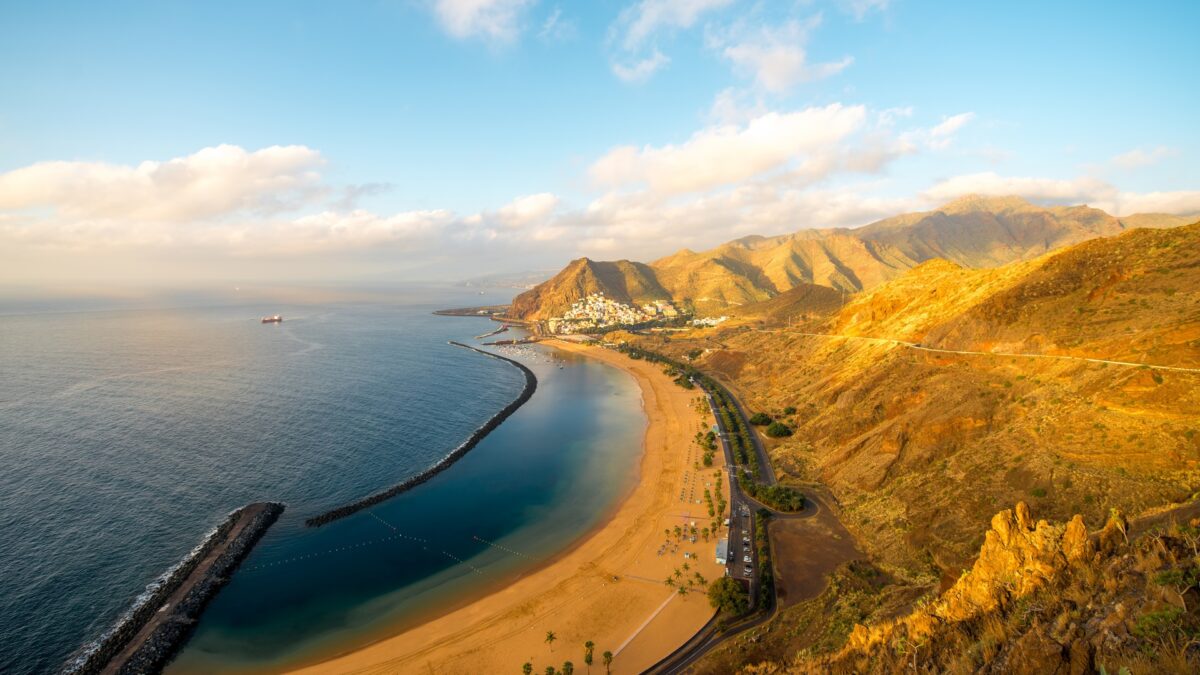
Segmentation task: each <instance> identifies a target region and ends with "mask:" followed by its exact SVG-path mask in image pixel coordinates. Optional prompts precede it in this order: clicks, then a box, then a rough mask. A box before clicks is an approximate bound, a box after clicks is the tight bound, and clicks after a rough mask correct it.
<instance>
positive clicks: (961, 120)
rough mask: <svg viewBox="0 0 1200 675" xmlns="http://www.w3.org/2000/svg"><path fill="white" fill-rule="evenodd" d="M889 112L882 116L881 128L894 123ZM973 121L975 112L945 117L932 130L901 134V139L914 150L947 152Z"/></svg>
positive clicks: (917, 130)
mask: <svg viewBox="0 0 1200 675" xmlns="http://www.w3.org/2000/svg"><path fill="white" fill-rule="evenodd" d="M889 112H890V111H884V112H883V113H882V114H881V116H880V125H881V126H888V125H890V124H891V122H892V121H894V117H892V116H890V115H889ZM909 112H911V111H909ZM973 119H975V113H973V112H965V113H959V114H957V115H951V116H949V117H943V118H942V121H941V122H939V123H938V124H936V125H935V126H933V127H932V128H929V129H914V130H911V131H907V132H904V133H903V134H901V136H900V138H901V141H902V142H904V143H906V144H908V145H911V146H913V147H914V148H915V147H924V148H927V149H930V150H945V149H946V148H948V147H950V145H951V144H952V143H954V138H955V135H956V134H957V133H958V132H959V131H960V130H961V129H962V128H963V127H964V126H966V125H967V124H968V123H970V122H971V120H973Z"/></svg>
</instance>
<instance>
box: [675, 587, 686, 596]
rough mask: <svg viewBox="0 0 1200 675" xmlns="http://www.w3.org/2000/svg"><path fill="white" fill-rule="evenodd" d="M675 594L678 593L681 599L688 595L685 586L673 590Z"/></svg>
mask: <svg viewBox="0 0 1200 675" xmlns="http://www.w3.org/2000/svg"><path fill="white" fill-rule="evenodd" d="M675 592H676V593H678V594H679V597H681V598H682V597H684V596H686V595H687V594H688V589H687V586H680V587H679V588H677V589H675Z"/></svg>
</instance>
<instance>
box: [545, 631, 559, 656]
mask: <svg viewBox="0 0 1200 675" xmlns="http://www.w3.org/2000/svg"><path fill="white" fill-rule="evenodd" d="M557 639H558V636H557V635H555V634H554V631H552V630H548V631H546V644H548V645H550V651H551V652H553V651H554V641H555V640H557Z"/></svg>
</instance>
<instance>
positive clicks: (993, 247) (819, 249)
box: [509, 196, 1189, 320]
mask: <svg viewBox="0 0 1200 675" xmlns="http://www.w3.org/2000/svg"><path fill="white" fill-rule="evenodd" d="M1187 222H1189V220H1188V219H1187V218H1184V217H1180V216H1173V215H1166V214H1139V215H1134V216H1128V217H1115V216H1112V215H1109V214H1107V213H1105V212H1104V211H1101V210H1099V209H1094V208H1090V207H1087V206H1057V207H1041V206H1036V205H1034V204H1031V203H1029V202H1027V201H1025V200H1023V199H1020V198H1018V197H980V196H969V197H963V198H961V199H958V200H956V201H953V202H950V203H949V204H946V205H945V206H942V207H941V208H939V209H936V210H933V211H925V212H919V213H909V214H904V215H900V216H896V217H893V218H888V219H885V220H881V221H878V222H875V223H872V224H870V225H866V226H864V227H861V228H857V229H846V228H834V229H811V230H801V231H798V232H795V233H792V234H785V235H779V236H773V237H764V236H749V237H743V238H741V239H736V240H733V241H730V242H728V243H725V244H722V245H720V246H718V247H716V248H713V249H710V250H708V251H702V252H695V251H691V250H687V249H684V250H681V251H678V252H676V253H674V254H672V255H669V256H667V257H665V258H660V259H659V260H655V261H653V262H650V263H641V262H634V261H629V260H618V261H596V260H591V259H589V258H579V259H577V260H574V261H572V262H571V263H570V264H569V265H567V266H566V268H564V269H563V270H562V271H560V272H559V273H558V274H556V275H555V276H554V277H553V278H551V279H550V280H548V281H546V282H544V283H542V284H539V285H538V286H536V287H534V288H532V289H530V290H529V291H527V292H525V293H522V294H521V295H519V296H517V297H516V298H515V299H514V301H513V304H512V307H511V309H510V311H509V314H510V316H511V317H512V318H516V319H523V320H538V319H546V318H549V317H552V316H557V315H559V314H561V313H562V312H563V311H564V310H565V309H567V308H568V307H570V305H571V304H572V303H574V302H575V301H576V300H579V299H580V298H582V297H585V296H587V295H589V294H591V293H604V294H605V295H606V296H608V297H610V298H612V299H614V300H617V301H620V302H625V303H631V304H634V303H636V304H642V303H644V302H647V301H651V300H673V301H675V302H676V303H679V304H681V305H683V306H685V307H687V308H689V309H692V310H694V311H695V312H696V313H697V314H698V315H702V316H704V315H713V314H726V313H729V312H731V311H733V310H734V309H735V308H737V307H739V306H743V305H748V304H751V303H756V302H761V301H764V300H767V299H770V298H773V297H776V296H778V295H780V294H782V293H785V292H787V291H789V290H791V289H795V288H798V287H804V286H806V285H815V286H822V287H825V288H830V289H834V290H837V291H839V292H848V293H857V292H860V291H863V290H868V289H871V288H874V287H876V286H878V285H880V284H882V283H884V282H886V281H889V280H892V279H895V278H897V277H899V276H900V275H902V274H903V273H904V272H906V271H907V270H910V269H912V268H914V267H917V266H918V265H920V264H921V263H924V262H926V261H929V260H934V259H940V260H946V261H949V262H952V263H956V264H957V265H960V266H963V267H969V268H988V267H995V266H999V265H1003V264H1006V263H1010V262H1014V261H1021V260H1031V259H1034V258H1037V257H1038V256H1041V255H1043V254H1045V253H1047V252H1049V251H1052V250H1055V249H1058V248H1061V247H1064V246H1070V245H1073V244H1078V243H1080V242H1083V241H1086V240H1089V239H1094V238H1096V237H1107V236H1112V235H1116V234H1120V233H1122V232H1125V231H1127V230H1130V229H1134V228H1163V227H1174V226H1178V225H1183V224H1185V223H1187Z"/></svg>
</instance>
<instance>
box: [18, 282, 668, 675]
mask: <svg viewBox="0 0 1200 675" xmlns="http://www.w3.org/2000/svg"><path fill="white" fill-rule="evenodd" d="M485 300H486V301H493V300H495V299H494V298H491V297H489V298H481V297H479V296H477V295H464V296H461V297H453V294H443V295H442V296H441V297H439V298H438V300H437V304H438V305H440V306H451V305H454V304H456V303H461V304H475V303H481V302H483V301H485ZM434 308H435V307H434V306H433V305H432V304H424V305H423V304H416V303H410V304H386V303H377V304H360V305H353V304H333V305H320V306H291V307H278V306H273V307H218V308H204V309H187V310H169V311H167V310H160V311H120V312H86V313H57V314H34V315H23V316H2V317H0V461H2V466H3V471H0V598H2V600H3V601H2V602H0V672H4V673H41V672H52V671H55V670H58V669H59V668H61V667H62V665H63V664H64V663H65V662H66V661H67V660H68V659H69V658H70V657H71V655H72V653H73V652H75V650H77V649H78V648H79V647H80V645H82V644H84V643H86V642H88V641H89V640H92V639H94V638H96V637H98V636H99V635H100V634H102V633H103V632H104V631H105V630H106V629H107V628H108V627H109V626H111V625H112V623H113V622H114V621H115V620H116V619H117V618H118V617H119V616H120V615H121V613H122V612H123V611H124V610H125V609H126V608H127V607H128V606H129V604H130V602H131V601H132V600H133V599H134V598H135V597H136V596H137V595H138V594H139V593H140V592H141V591H142V590H143V589H144V588H145V587H146V585H147V584H148V583H150V582H151V581H152V580H153V579H155V578H156V577H157V576H158V575H159V574H161V573H162V572H163V571H164V570H166V569H167V568H168V567H170V566H171V565H172V564H174V563H175V562H176V561H178V560H179V559H180V558H181V557H182V556H183V555H184V554H186V553H187V551H188V550H190V549H191V548H192V547H193V546H195V545H196V544H197V543H198V542H199V540H200V539H201V537H202V536H203V535H204V534H205V532H207V531H208V530H209V529H210V528H212V527H213V526H214V525H216V524H218V523H219V522H220V521H221V520H222V519H223V518H224V517H225V515H226V514H227V513H228V512H229V511H231V510H232V509H234V508H237V507H238V506H241V505H243V504H245V503H247V502H250V501H255V500H279V501H283V502H285V503H287V505H288V510H287V512H286V513H285V514H284V516H283V518H282V519H281V520H280V521H279V522H278V523H277V524H276V525H275V526H274V527H273V528H272V530H271V531H270V532H269V534H268V535H267V537H266V538H265V539H264V540H263V541H262V543H261V544H260V545H259V547H258V548H257V549H256V550H255V552H254V553H253V554H252V555H251V557H250V558H248V559H247V561H246V562H245V563H244V565H243V567H242V569H241V570H240V571H239V572H238V573H237V574H236V575H235V577H234V579H233V580H232V582H231V583H230V585H229V586H227V587H226V588H225V589H224V590H223V591H222V592H221V594H220V595H219V596H218V598H217V599H216V601H215V602H214V603H213V604H212V605H210V608H209V610H208V612H207V613H206V614H205V616H204V619H203V620H202V621H201V623H200V625H199V626H198V629H197V632H196V635H195V637H194V638H193V640H192V641H191V643H190V644H189V646H188V647H187V649H186V650H185V651H184V652H183V653H182V654H181V655H180V657H179V658H178V659H177V660H176V662H175V664H174V665H173V666H172V670H173V671H176V672H185V673H191V672H197V673H199V672H228V671H239V670H254V671H258V670H263V669H278V668H284V667H287V666H289V665H295V664H297V663H302V662H305V661H310V660H312V659H313V658H317V657H320V656H323V655H328V654H331V653H336V652H339V651H344V650H345V649H348V648H352V647H354V646H361V645H364V644H368V643H370V642H372V641H374V640H376V639H378V638H379V637H381V636H384V635H386V634H388V633H389V632H394V631H395V630H396V629H397V627H403V626H406V625H412V624H413V623H416V622H420V621H421V620H423V619H424V618H427V617H428V616H430V615H431V614H434V613H437V612H440V611H445V610H446V609H447V608H449V607H452V606H453V605H454V604H455V603H458V602H462V601H464V600H465V599H469V598H470V597H473V596H474V595H478V594H479V593H481V592H483V591H484V590H486V589H488V588H492V587H495V586H496V585H498V584H503V583H506V582H507V581H510V580H512V579H515V578H516V577H518V576H519V575H521V574H523V573H526V572H527V571H528V570H530V569H531V568H532V567H533V566H535V565H536V564H538V563H539V562H540V561H544V560H545V559H546V558H547V557H549V556H551V555H553V554H555V553H557V552H560V551H562V550H563V549H565V548H566V547H568V546H569V545H570V544H571V543H572V542H574V541H576V540H578V538H579V537H580V536H581V535H582V534H584V533H586V532H587V530H588V529H589V528H591V527H592V526H594V525H595V524H596V523H597V522H598V521H599V520H600V519H601V518H602V517H603V516H604V514H605V513H606V512H607V511H608V510H609V509H611V508H612V507H613V505H614V504H615V503H616V501H617V500H618V498H619V497H620V496H621V495H622V494H623V493H624V492H625V491H627V490H628V489H629V488H630V486H631V485H632V482H633V480H634V477H635V471H636V468H635V467H636V464H637V461H636V458H637V456H638V452H639V448H640V441H641V436H642V433H643V431H644V424H645V422H644V418H643V416H642V414H641V411H640V397H639V393H638V390H637V387H636V384H635V383H634V382H633V381H632V380H631V379H629V378H628V377H627V376H625V375H624V374H622V373H620V372H619V371H616V370H614V369H612V368H609V367H607V366H603V365H601V364H597V363H595V362H590V361H584V360H581V359H579V358H577V357H571V356H567V355H561V354H558V353H556V352H553V351H551V350H545V349H542V348H525V349H523V350H521V351H519V352H514V353H510V354H509V355H512V356H515V358H517V359H518V360H520V361H522V362H523V363H525V364H526V365H528V366H530V367H531V368H532V369H533V370H534V371H535V372H536V373H537V375H538V378H539V388H538V391H537V393H536V394H535V396H534V398H533V399H532V400H531V401H530V402H528V403H527V404H526V405H525V406H524V407H522V408H521V409H520V410H519V411H518V412H517V413H516V414H515V415H513V416H512V417H511V418H509V419H508V420H507V421H506V422H505V423H504V424H503V425H501V427H500V428H499V429H497V430H496V431H495V432H493V433H492V434H491V435H490V436H489V437H488V438H487V439H485V440H484V441H483V442H482V443H480V444H479V445H478V446H477V447H476V448H475V449H474V450H472V451H471V452H470V453H469V454H468V455H467V456H466V457H465V458H463V459H462V460H461V461H459V462H458V463H457V464H455V465H454V467H453V468H451V469H450V470H448V471H446V472H444V473H442V474H440V475H439V476H437V477H436V478H435V479H434V480H432V481H430V482H429V483H426V484H425V485H422V486H420V487H419V488H417V489H415V490H413V491H411V492H409V493H406V494H404V495H401V496H399V497H397V498H395V499H392V500H390V501H388V502H385V503H383V504H381V505H378V506H376V507H374V508H372V509H370V510H368V511H365V512H360V513H359V514H357V515H355V516H352V517H350V518H347V519H345V520H341V521H338V522H336V523H333V524H331V525H327V526H325V527H322V528H318V529H312V528H306V527H305V526H304V524H303V520H304V519H305V518H306V517H309V516H311V515H314V514H317V513H320V512H322V511H325V510H327V509H329V508H331V507H334V506H338V505H340V504H342V503H345V502H348V501H352V500H354V499H356V498H359V497H361V496H364V495H366V494H369V493H372V492H375V491H378V490H380V489H383V488H386V487H388V486H390V485H392V484H394V483H396V482H399V481H401V480H403V479H404V478H405V477H407V476H409V475H412V474H414V473H417V472H419V471H421V470H423V469H424V468H426V467H428V466H429V465H431V464H432V463H434V462H436V461H437V460H438V459H439V458H441V457H442V456H443V455H445V454H446V453H447V452H449V451H450V450H451V449H453V448H454V447H455V446H457V445H458V444H459V443H461V442H462V441H463V440H464V439H465V438H466V437H467V436H468V435H469V434H470V433H471V432H472V431H473V430H474V429H475V428H477V427H478V426H479V425H480V424H482V423H483V422H484V421H486V420H487V419H488V418H490V417H491V416H492V415H493V414H495V412H496V411H497V410H499V409H500V408H501V407H503V406H504V405H505V404H506V403H508V402H509V401H510V400H512V399H513V398H514V397H515V396H516V395H517V393H518V392H519V391H520V388H521V384H522V381H523V378H522V376H521V374H520V373H519V372H518V371H517V370H516V369H515V368H513V367H512V366H510V365H507V364H504V363H502V362H500V361H498V360H495V359H488V358H486V357H484V356H482V355H479V354H475V353H473V352H470V351H467V350H463V349H460V348H455V347H451V346H449V345H447V344H446V340H448V339H455V340H459V341H464V342H473V340H472V336H474V335H478V334H481V333H483V332H485V331H488V330H491V329H492V328H494V327H495V324H494V323H492V322H490V321H487V320H484V319H473V318H446V317H436V316H432V315H431V314H430V310H431V309H434ZM268 311H269V312H272V313H274V312H282V313H283V314H284V315H285V316H286V318H287V320H286V322H285V323H283V324H281V325H277V326H272V325H261V324H260V323H259V322H258V316H259V315H260V314H262V313H265V312H268Z"/></svg>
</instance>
